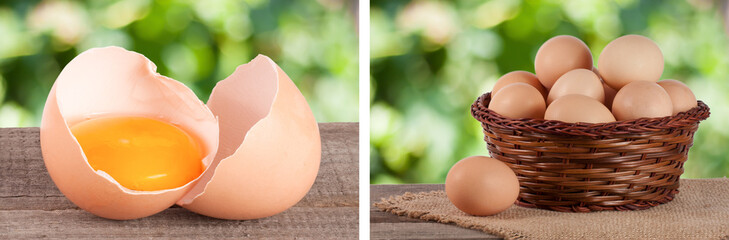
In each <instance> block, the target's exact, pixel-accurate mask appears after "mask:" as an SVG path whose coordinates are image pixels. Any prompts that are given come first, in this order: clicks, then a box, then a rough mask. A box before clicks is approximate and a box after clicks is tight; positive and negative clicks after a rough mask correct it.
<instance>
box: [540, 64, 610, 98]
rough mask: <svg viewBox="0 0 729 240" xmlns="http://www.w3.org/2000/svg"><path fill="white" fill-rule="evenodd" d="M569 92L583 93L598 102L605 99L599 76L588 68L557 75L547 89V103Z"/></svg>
mask: <svg viewBox="0 0 729 240" xmlns="http://www.w3.org/2000/svg"><path fill="white" fill-rule="evenodd" d="M569 94H580V95H585V96H587V97H591V98H594V99H595V100H597V101H599V102H600V103H602V102H604V101H605V89H603V87H602V82H601V81H600V78H598V77H597V75H595V73H594V72H592V71H590V70H588V69H581V68H580V69H575V70H572V71H569V72H567V73H565V74H564V75H562V76H561V77H559V79H557V82H555V83H554V86H552V89H550V90H549V95H548V96H547V105H550V104H552V102H553V101H554V100H557V99H558V98H560V97H562V96H565V95H569Z"/></svg>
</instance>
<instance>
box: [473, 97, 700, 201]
mask: <svg viewBox="0 0 729 240" xmlns="http://www.w3.org/2000/svg"><path fill="white" fill-rule="evenodd" d="M490 101H491V93H486V94H484V95H482V96H481V97H479V98H478V99H477V100H476V101H475V102H474V103H473V105H472V106H471V115H473V117H474V118H476V120H478V121H479V122H481V126H482V127H483V132H484V134H485V136H484V140H485V141H486V143H487V145H488V146H487V148H488V150H489V152H490V153H491V157H493V158H496V159H498V160H501V161H503V162H505V163H506V164H507V165H509V167H511V169H512V170H514V173H516V175H517V177H518V178H519V185H520V186H521V187H520V192H519V198H518V199H517V205H519V206H523V207H533V208H542V209H549V210H555V211H562V212H592V211H604V210H641V209H647V208H650V207H653V206H656V205H659V204H662V203H667V202H669V201H671V200H673V197H674V195H676V194H677V193H678V186H679V179H680V177H681V174H682V173H683V163H684V162H686V159H687V157H688V152H689V148H690V147H691V146H692V145H693V136H694V133H695V132H696V130H697V129H698V126H699V122H700V121H702V120H704V119H706V118H708V117H709V107H708V106H707V105H706V104H704V102H702V101H698V106H697V107H695V108H693V109H691V110H689V111H686V112H681V113H678V114H676V115H674V116H669V117H663V118H641V119H635V120H630V121H617V122H611V123H604V124H590V123H565V122H562V121H555V120H544V119H530V118H522V119H511V118H507V117H504V116H501V115H500V114H498V113H496V112H494V111H492V110H490V109H488V108H487V106H488V104H489V102H490Z"/></svg>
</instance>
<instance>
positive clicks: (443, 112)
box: [370, 0, 729, 184]
mask: <svg viewBox="0 0 729 240" xmlns="http://www.w3.org/2000/svg"><path fill="white" fill-rule="evenodd" d="M370 11H371V12H370V13H371V22H370V23H371V29H372V30H371V31H372V33H371V44H370V46H371V49H370V51H371V68H372V71H371V89H372V91H371V95H370V97H371V163H370V167H371V176H370V177H371V183H373V184H381V183H442V182H444V179H445V176H446V174H447V173H448V170H449V169H450V167H451V166H452V165H453V164H454V163H456V162H457V161H458V160H459V159H461V158H464V157H467V156H471V155H488V151H487V150H486V143H484V141H483V133H482V132H481V127H480V125H479V123H478V122H477V121H476V120H474V119H473V118H472V117H471V116H470V112H469V109H470V105H471V104H472V103H473V101H474V100H475V99H476V98H477V97H478V96H479V95H481V94H483V93H485V92H487V91H490V89H491V88H492V86H493V84H494V83H495V81H496V80H497V79H498V78H499V77H500V76H501V75H503V74H505V73H507V72H510V71H515V70H526V71H530V72H534V65H533V60H534V56H535V54H536V51H537V49H538V48H539V46H540V45H541V44H542V43H543V42H544V41H546V40H547V39H549V38H550V37H553V36H556V35H560V34H569V35H573V36H576V37H578V38H580V39H582V40H583V41H585V42H586V43H587V45H588V46H589V47H590V49H591V50H592V52H593V57H594V58H595V60H597V57H598V55H599V53H600V52H601V51H602V49H603V48H604V47H605V45H607V43H608V42H610V41H611V40H613V39H615V38H617V37H619V36H622V35H625V34H641V35H644V36H647V37H649V38H651V39H653V40H654V41H655V42H656V43H657V44H658V45H659V47H660V48H661V49H662V51H663V54H664V58H665V71H664V73H663V76H662V79H667V78H672V79H677V80H681V81H683V82H685V83H686V84H688V85H689V87H691V89H692V90H693V91H694V93H695V94H696V96H697V98H699V99H701V100H703V101H705V102H706V103H707V104H708V105H709V107H711V113H712V114H711V117H710V118H709V119H708V120H706V121H704V122H702V123H701V125H700V128H699V132H698V133H697V134H696V135H695V137H694V146H693V147H692V148H691V151H690V153H689V160H688V161H687V163H686V164H685V174H684V175H683V177H685V178H710V177H722V176H726V175H729V174H728V173H729V147H727V145H728V144H729V125H728V124H727V118H728V117H729V107H727V106H729V94H727V92H729V79H728V78H729V77H728V76H729V38H728V37H727V31H726V29H727V26H726V25H725V24H724V23H725V22H726V18H723V17H725V16H726V12H727V5H726V1H701V0H691V1H686V0H670V1H657V0H655V1H634V0H621V1H614V2H613V1H583V0H568V1H556V0H530V1H518V0H491V1H393V0H376V1H373V2H372V6H371V10H370Z"/></svg>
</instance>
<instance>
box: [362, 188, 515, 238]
mask: <svg viewBox="0 0 729 240" xmlns="http://www.w3.org/2000/svg"><path fill="white" fill-rule="evenodd" d="M437 190H445V186H444V185H443V184H398V185H384V184H383V185H370V238H372V239H501V238H499V237H496V236H494V235H491V234H487V233H484V232H481V231H478V230H471V229H465V228H462V227H458V226H456V225H455V224H442V223H435V222H428V221H425V220H420V219H414V218H409V217H401V216H397V215H395V214H392V213H388V212H383V211H381V210H380V209H378V208H376V207H375V206H373V204H374V203H375V202H379V201H380V200H381V199H382V198H387V197H389V196H392V195H400V194H403V193H405V192H412V193H417V192H429V191H437Z"/></svg>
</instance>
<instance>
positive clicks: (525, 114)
mask: <svg viewBox="0 0 729 240" xmlns="http://www.w3.org/2000/svg"><path fill="white" fill-rule="evenodd" d="M488 108H489V109H491V110H493V111H494V112H496V113H498V114H501V115H503V116H505V117H509V118H537V119H540V118H542V117H544V110H545V109H546V108H547V105H546V104H545V103H544V97H543V96H542V94H541V93H539V91H537V89H535V88H534V87H532V86H531V85H529V84H526V83H512V84H509V85H508V86H506V87H504V88H502V89H501V90H500V91H499V94H498V95H496V96H493V98H492V99H491V103H489V106H488Z"/></svg>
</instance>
